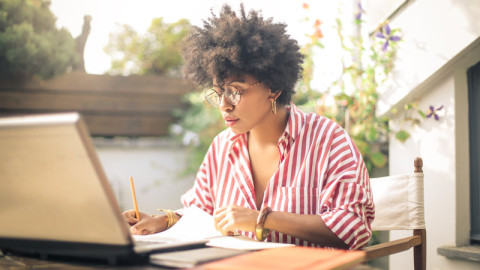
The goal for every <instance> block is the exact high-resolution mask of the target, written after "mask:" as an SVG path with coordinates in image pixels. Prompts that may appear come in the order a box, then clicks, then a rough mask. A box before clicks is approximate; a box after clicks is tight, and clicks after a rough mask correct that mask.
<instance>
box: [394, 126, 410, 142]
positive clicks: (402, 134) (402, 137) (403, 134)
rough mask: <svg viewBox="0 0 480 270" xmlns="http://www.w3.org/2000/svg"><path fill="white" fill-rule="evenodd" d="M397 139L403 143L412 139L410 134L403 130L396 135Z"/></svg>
mask: <svg viewBox="0 0 480 270" xmlns="http://www.w3.org/2000/svg"><path fill="white" fill-rule="evenodd" d="M395 138H397V140H399V141H401V142H405V141H406V140H408V138H410V133H408V132H407V131H405V130H403V129H402V130H400V131H398V132H397V133H395Z"/></svg>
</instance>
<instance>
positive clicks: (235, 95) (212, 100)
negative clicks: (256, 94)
mask: <svg viewBox="0 0 480 270" xmlns="http://www.w3.org/2000/svg"><path fill="white" fill-rule="evenodd" d="M260 83H261V82H256V83H254V84H251V85H249V86H247V87H246V88H244V89H238V88H237V87H236V86H233V85H227V86H225V87H224V88H222V87H221V88H220V90H221V91H222V92H221V93H220V94H219V93H218V92H217V91H215V89H213V88H211V89H208V90H206V91H205V99H206V100H207V101H208V103H209V104H210V105H212V106H213V107H215V108H217V107H219V106H220V102H221V101H222V95H225V98H226V99H227V101H228V103H230V104H232V105H234V106H236V105H238V103H240V97H241V96H242V95H243V94H245V91H247V90H248V89H250V88H252V87H254V86H256V85H258V84H260Z"/></svg>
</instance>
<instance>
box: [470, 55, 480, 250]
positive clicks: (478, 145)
mask: <svg viewBox="0 0 480 270" xmlns="http://www.w3.org/2000/svg"><path fill="white" fill-rule="evenodd" d="M467 78H468V125H469V128H468V129H469V137H470V142H469V143H470V144H469V145H470V220H471V231H470V239H471V242H472V243H477V244H479V243H480V62H478V63H477V64H475V65H474V66H472V67H471V68H469V69H468V70H467Z"/></svg>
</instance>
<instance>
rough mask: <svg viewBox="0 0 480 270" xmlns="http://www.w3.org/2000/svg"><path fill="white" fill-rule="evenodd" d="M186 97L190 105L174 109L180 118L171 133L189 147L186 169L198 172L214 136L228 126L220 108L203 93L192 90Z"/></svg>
mask: <svg viewBox="0 0 480 270" xmlns="http://www.w3.org/2000/svg"><path fill="white" fill-rule="evenodd" d="M184 99H185V100H184V101H185V102H187V103H188V104H189V107H188V109H187V110H180V109H178V110H176V111H174V116H175V117H178V118H179V119H180V120H179V122H177V123H176V124H175V125H173V126H172V127H171V133H172V135H174V136H175V137H176V138H178V139H179V140H180V141H181V143H182V144H183V145H185V146H186V147H187V148H188V152H189V155H187V159H188V160H187V168H186V171H185V173H186V174H188V173H195V172H197V170H198V168H199V167H200V164H202V161H203V159H204V157H205V154H206V153H207V150H208V148H209V147H210V144H211V143H212V140H213V138H214V137H215V136H216V135H217V134H218V133H219V132H220V131H222V130H223V129H225V128H226V127H225V122H224V121H223V118H222V115H221V114H220V113H219V111H218V109H217V108H213V107H212V106H210V105H209V104H208V103H207V102H206V101H205V99H204V97H203V95H202V94H199V93H198V92H192V93H189V94H187V95H185V97H184Z"/></svg>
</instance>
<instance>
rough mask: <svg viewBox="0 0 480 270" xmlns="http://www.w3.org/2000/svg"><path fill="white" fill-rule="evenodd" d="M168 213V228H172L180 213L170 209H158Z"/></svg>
mask: <svg viewBox="0 0 480 270" xmlns="http://www.w3.org/2000/svg"><path fill="white" fill-rule="evenodd" d="M157 210H158V211H162V212H164V213H165V214H166V215H167V229H170V227H172V226H173V225H175V223H177V221H178V220H179V219H180V218H179V217H178V215H177V214H176V213H175V212H173V211H172V210H170V209H157Z"/></svg>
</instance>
